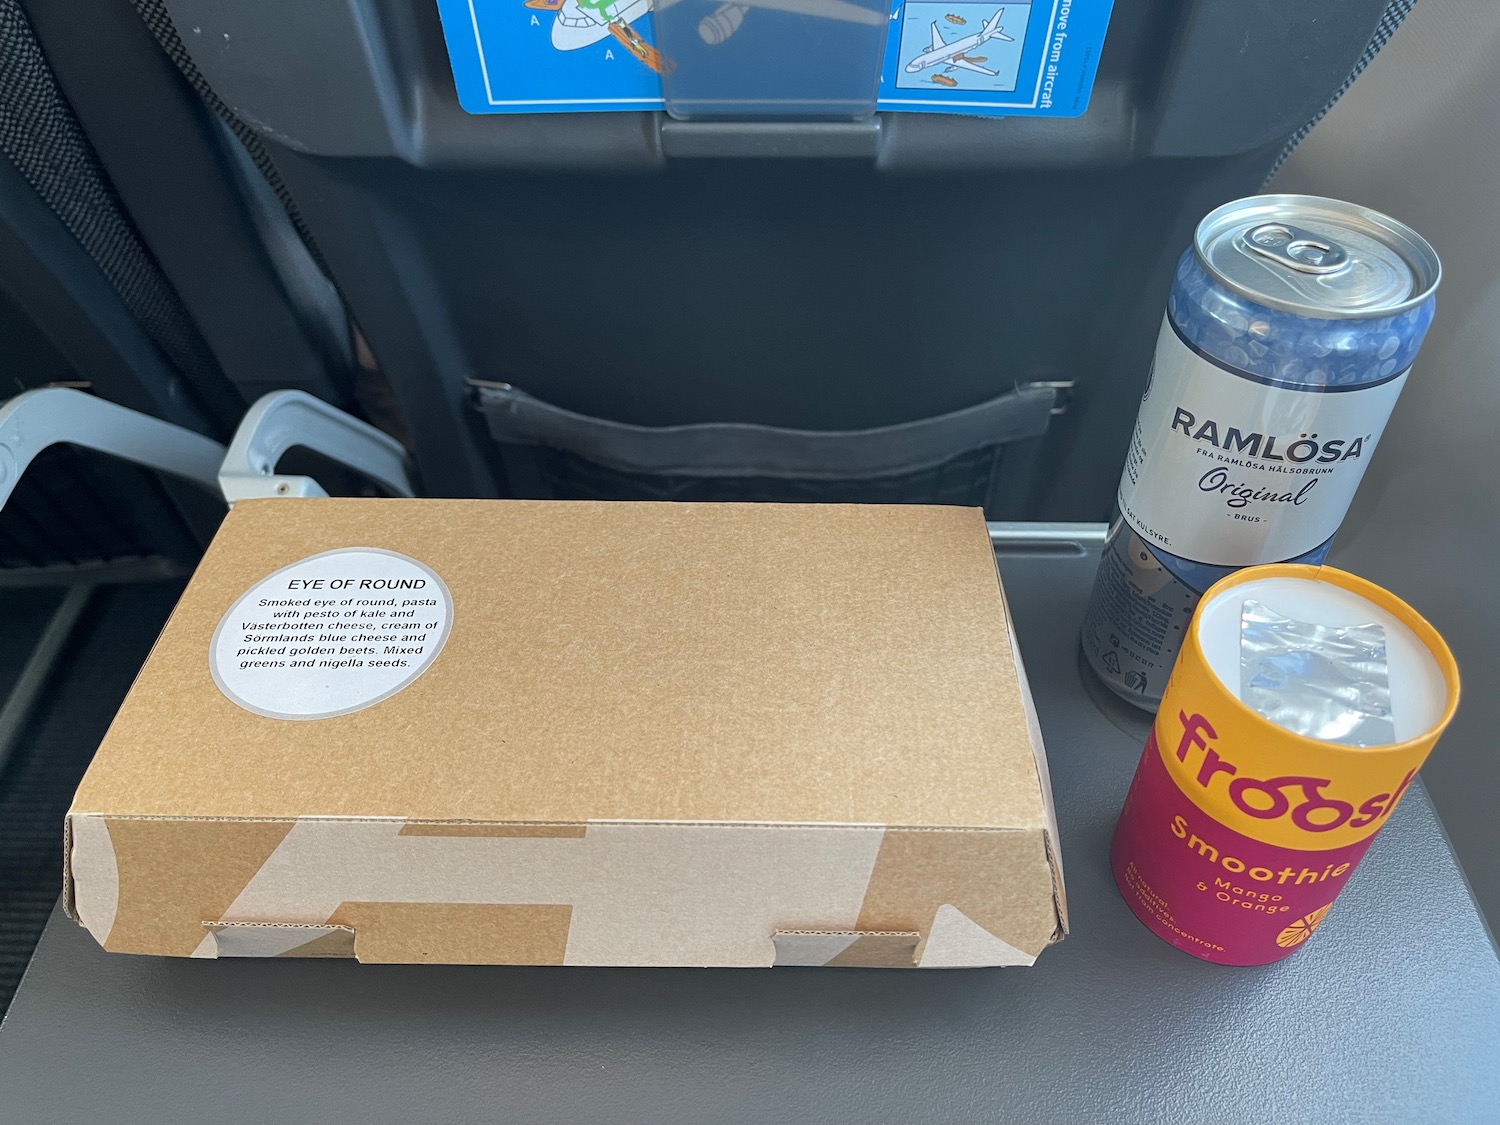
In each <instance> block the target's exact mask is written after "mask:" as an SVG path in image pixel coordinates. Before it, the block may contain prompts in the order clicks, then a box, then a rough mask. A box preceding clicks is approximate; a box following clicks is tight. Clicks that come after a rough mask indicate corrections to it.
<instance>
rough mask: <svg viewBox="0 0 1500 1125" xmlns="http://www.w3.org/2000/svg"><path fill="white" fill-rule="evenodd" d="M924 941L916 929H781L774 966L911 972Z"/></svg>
mask: <svg viewBox="0 0 1500 1125" xmlns="http://www.w3.org/2000/svg"><path fill="white" fill-rule="evenodd" d="M921 939H922V935H921V934H919V933H917V932H916V931H915V930H777V931H776V933H775V935H774V937H773V941H774V943H775V946H776V960H775V962H774V964H776V965H820V966H828V967H831V968H839V967H844V968H861V969H910V968H914V967H915V966H916V963H917V943H918V942H919V941H921Z"/></svg>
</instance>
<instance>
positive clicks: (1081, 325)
mask: <svg viewBox="0 0 1500 1125" xmlns="http://www.w3.org/2000/svg"><path fill="white" fill-rule="evenodd" d="M137 2H138V5H139V6H140V7H141V8H142V10H144V11H148V12H149V11H153V10H154V11H156V13H157V15H158V17H162V16H163V14H164V15H165V16H166V17H169V20H170V24H171V25H173V26H175V29H176V33H177V34H178V35H179V36H180V38H181V43H182V45H183V50H184V52H185V53H186V55H187V56H188V59H189V64H190V65H191V67H192V68H193V69H194V70H195V71H196V72H197V74H198V76H199V78H200V79H201V81H202V82H203V83H204V84H206V86H207V87H208V88H210V89H211V91H212V93H213V96H214V97H215V98H216V99H217V100H218V101H219V102H221V103H222V104H223V105H224V106H227V107H229V108H230V109H231V110H232V111H233V113H234V115H236V116H237V118H238V120H239V121H240V122H241V123H243V125H244V126H245V127H247V128H248V129H250V130H252V131H253V133H254V134H255V136H256V138H257V139H258V141H259V143H260V145H261V146H262V147H263V149H264V152H265V153H266V154H267V155H268V157H269V160H270V161H271V162H272V163H273V164H274V167H275V170H276V172H277V174H278V176H279V178H280V180H281V182H282V183H283V184H284V186H285V189H286V190H287V191H288V192H289V193H290V196H291V198H293V199H294V200H295V201H296V205H297V207H298V208H299V210H300V215H301V218H302V220H303V221H304V222H305V224H306V229H307V231H308V232H309V233H310V236H311V238H312V239H314V240H315V242H316V246H317V249H318V252H319V254H320V255H321V259H322V260H323V261H324V262H325V263H326V265H327V267H328V270H329V275H330V276H331V277H332V279H333V281H334V282H335V284H336V285H337V287H338V289H339V291H340V293H341V294H342V297H343V299H344V301H345V302H346V304H347V306H348V308H349V310H350V312H351V314H352V317H353V320H354V321H355V322H356V323H357V324H358V326H359V329H360V331H361V332H362V334H363V337H364V339H365V340H367V341H368V345H369V349H370V352H371V353H372V354H373V357H374V360H375V361H376V362H378V365H379V368H380V370H381V372H382V373H383V375H384V376H385V378H386V379H388V380H389V383H390V385H391V388H392V390H393V391H394V397H395V400H396V405H397V407H398V408H399V413H400V415H401V421H402V424H403V425H404V427H405V429H406V431H407V433H408V434H409V435H410V438H411V441H412V443H413V447H414V451H415V454H416V457H417V460H418V463H419V466H420V469H421V472H422V476H423V479H424V482H425V485H426V488H427V490H428V491H429V492H431V493H433V494H439V495H459V496H466V495H476V496H486V495H530V496H560V497H584V496H597V497H647V496H649V497H661V498H683V499H802V500H816V499H847V500H906V501H939V502H948V503H962V504H983V505H985V507H986V509H987V511H988V512H989V514H990V516H991V517H992V518H1003V519H1015V518H1025V519H1099V518H1102V517H1104V516H1105V515H1106V514H1107V512H1108V510H1109V506H1110V503H1111V501H1112V498H1113V492H1114V487H1115V484H1116V478H1117V474H1118V467H1119V464H1120V462H1121V458H1122V456H1123V452H1124V446H1125V443H1126V441H1127V439H1128V435H1129V427H1130V421H1131V418H1132V417H1133V416H1134V413H1135V403H1136V400H1137V399H1138V397H1139V394H1140V391H1141V388H1142V387H1143V385H1144V381H1145V376H1146V369H1147V366H1148V364H1149V358H1150V355H1151V350H1152V347H1153V344H1154V339H1155V335H1156V331H1157V328H1158V326H1159V324H1160V319H1161V310H1162V307H1163V305H1164V301H1165V295H1166V290H1167V287H1168V283H1169V280H1170V275H1171V269H1172V264H1173V262H1174V261H1175V259H1176V257H1177V255H1178V254H1179V253H1180V252H1181V250H1182V249H1183V247H1184V246H1186V245H1187V242H1188V240H1189V238H1190V235H1191V231H1192V228H1193V225H1194V224H1195V223H1196V221H1197V219H1198V218H1199V217H1201V215H1202V214H1204V213H1205V212H1206V211H1208V210H1209V209H1210V208H1212V207H1213V206H1215V205H1217V204H1218V203H1221V202H1223V201H1225V200H1227V199H1230V198H1234V197H1236V196H1239V195H1244V194H1249V193H1251V192H1254V191H1255V190H1257V189H1258V188H1259V186H1260V184H1261V182H1262V180H1263V179H1264V177H1265V175H1266V173H1267V172H1268V171H1269V170H1270V169H1271V167H1272V166H1273V164H1274V163H1275V161H1276V159H1277V157H1278V155H1279V154H1280V153H1281V151H1282V150H1283V148H1284V147H1285V145H1286V142H1287V140H1288V138H1289V137H1291V136H1292V135H1293V134H1294V133H1295V132H1296V131H1297V130H1298V129H1299V128H1300V127H1302V126H1303V125H1304V124H1305V123H1306V122H1308V121H1309V120H1310V119H1311V118H1312V117H1313V116H1314V115H1315V114H1316V113H1317V111H1318V110H1319V109H1320V107H1322V106H1324V105H1325V104H1326V103H1327V102H1328V101H1329V100H1330V98H1331V97H1332V96H1333V95H1335V93H1336V92H1337V91H1338V89H1339V87H1340V84H1341V83H1343V82H1345V80H1346V79H1347V78H1348V76H1349V75H1350V73H1351V71H1352V70H1354V68H1355V64H1356V62H1357V61H1358V60H1359V57H1360V54H1361V51H1363V50H1364V49H1365V48H1366V45H1367V44H1369V43H1370V41H1371V38H1372V33H1373V32H1374V30H1375V29H1376V27H1377V24H1378V23H1379V21H1380V20H1381V19H1382V17H1383V15H1384V14H1385V11H1386V3H1385V0H1274V2H1268V3H1263V4H1257V5H1239V4H1224V3H1218V2H1215V0H1140V2H1138V3H1131V4H1124V3H1118V4H1116V5H1115V9H1114V12H1113V15H1112V18H1111V22H1110V27H1109V32H1108V37H1107V39H1106V41H1105V45H1104V48H1103V52H1102V55H1101V57H1100V63H1099V72H1098V77H1097V80H1096V84H1095V87H1094V91H1093V95H1092V101H1091V103H1090V105H1089V108H1088V111H1087V112H1086V113H1085V114H1084V115H1083V116H1082V117H1079V118H1076V119H1063V118H1030V119H1022V118H1008V119H981V118H969V117H960V116H950V115H930V114H913V113H881V114H878V115H876V116H874V117H872V118H869V119H866V120H860V121H853V122H813V121H787V122H781V123H766V122H757V121H705V120H692V121H682V120H674V119H671V118H669V117H667V116H666V115H664V114H659V113H634V112H627V113H579V114H571V113H564V114H557V113H548V114H529V115H470V114H468V113H466V112H465V111H464V110H463V109H462V108H461V107H460V105H459V102H458V99H457V96H456V91H455V85H454V79H453V75H452V72H451V69H450V63H449V58H448V53H447V51H446V48H445V45H444V40H443V36H442V29H441V27H440V25H439V19H438V12H437V9H436V5H435V4H431V3H424V4H411V3H410V2H409V0H366V2H364V3H361V4H355V5H333V4H323V5H308V4H305V3H302V2H301V0H263V2H262V3H259V4H256V5H225V4H221V3H218V2H216V0H137ZM496 2H510V0H496ZM515 2H517V3H519V2H520V0H515ZM1073 2H1074V3H1078V4H1081V3H1083V2H1084V0H1073Z"/></svg>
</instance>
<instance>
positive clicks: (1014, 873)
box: [64, 499, 1067, 968]
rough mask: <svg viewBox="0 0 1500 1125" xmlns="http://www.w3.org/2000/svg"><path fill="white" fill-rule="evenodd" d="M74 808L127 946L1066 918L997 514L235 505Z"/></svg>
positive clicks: (432, 946) (932, 927) (1036, 922)
mask: <svg viewBox="0 0 1500 1125" xmlns="http://www.w3.org/2000/svg"><path fill="white" fill-rule="evenodd" d="M66 833H67V841H66V847H67V857H68V859H67V878H66V887H65V896H64V901H65V903H66V905H67V908H68V910H69V912H70V914H72V916H73V917H75V918H77V919H78V920H79V921H80V922H81V923H82V924H83V925H84V926H86V927H87V928H88V929H89V930H90V931H91V932H92V933H93V935H94V937H95V938H97V939H98V940H99V942H100V943H101V944H102V945H103V946H104V947H105V948H106V949H109V950H114V951H119V952H125V953H148V954H165V955H176V956H190V957H224V956H256V957H270V956H353V957H357V958H358V959H359V960H361V961H368V962H450V963H492V964H527V965H681V966H714V965H722V966H733V965H743V966H768V965H773V964H774V965H865V966H890V967H895V966H902V967H911V966H920V967H922V968H927V967H966V966H984V965H1028V964H1030V963H1031V962H1032V961H1033V960H1034V959H1035V958H1036V956H1037V954H1039V953H1040V952H1041V951H1042V950H1043V948H1045V947H1046V946H1047V945H1049V944H1050V943H1052V942H1054V941H1057V940H1059V939H1060V938H1061V937H1062V936H1063V934H1064V933H1065V931H1066V928H1067V922H1066V907H1065V905H1064V897H1063V882H1062V870H1061V866H1060V860H1059V855H1058V846H1057V829H1056V824H1055V819H1054V817H1053V813H1052V808H1051V798H1050V794H1049V790H1048V782H1047V769H1046V764H1045V759H1044V757H1043V751H1042V742H1041V737H1040V734H1039V731H1038V728H1037V724H1036V720H1035V717H1034V715H1033V713H1032V710H1031V702H1030V697H1029V695H1028V692H1027V689H1026V682H1025V675H1024V672H1023V671H1022V667H1021V660H1020V654H1019V653H1018V651H1017V649H1016V643H1015V636H1014V633H1013V631H1012V629H1011V627H1010V624H1009V620H1008V617H1007V613H1006V605H1005V597H1004V594H1003V592H1002V590H1001V586H1000V581H999V575H998V573H997V570H996V566H995V559H994V555H993V553H992V551H991V548H990V542H989V538H988V535H987V532H986V528H985V524H984V520H983V517H982V515H981V513H980V512H979V511H978V510H975V509H960V508H938V507H890V506H881V507H863V506H843V505H754V504H647V503H641V504H625V503H591V502H562V503H551V502H546V503H544V502H529V501H467V500H453V501H448V500H332V499H318V500H303V499H298V500H258V501H247V502H244V503H241V504H238V505H236V506H235V508H234V510H233V511H232V512H231V513H230V514H229V516H228V518H227V519H226V520H225V521H224V524H223V526H222V528H221V529H220V531H219V533H218V535H217V537H216V538H215V539H214V541H213V543H212V545H211V546H210V547H209V549H208V553H207V554H206V555H205V557H204V559H203V562H202V563H201V565H200V566H199V567H198V570H197V573H196V574H195V575H194V577H193V579H192V581H191V583H190V584H189V585H188V587H187V590H186V592H185V593H184V594H183V597H182V600H181V602H180V603H179V604H178V606H177V608H176V610H175V612H174V613H173V614H172V617H171V620H170V621H169V622H168V623H167V626H166V629H165V630H164V631H163V633H162V635H161V638H160V640H159V641H158V642H157V644H156V647H155V649H154V650H153V651H152V653H151V656H150V658H149V659H148V660H147V661H146V664H145V667H144V668H143V669H142V671H141V673H140V676H139V678H138V679H137V680H136V682H135V685H134V687H132V689H131V691H130V694H129V696H128V698H127V699H126V700H125V703H124V705H123V706H122V707H121V709H120V713H119V715H118V717H117V718H116V719H115V721H114V724H113V725H112V726H111V727H110V730H109V733H108V735H107V736H106V737H105V740H104V743H103V745H102V746H101V747H100V749H99V753H98V756H97V757H96V758H95V760H94V763H93V765H92V766H91V767H90V768H89V771H88V774H87V776H85V778H84V779H83V783H82V785H81V786H80V787H79V790H78V793H77V796H76V797H75V798H74V802H73V806H72V809H71V811H70V812H69V814H68V819H67V829H66Z"/></svg>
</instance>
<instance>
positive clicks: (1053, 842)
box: [991, 552, 1068, 943]
mask: <svg viewBox="0 0 1500 1125" xmlns="http://www.w3.org/2000/svg"><path fill="white" fill-rule="evenodd" d="M991 556H992V557H994V559H995V584H996V585H997V586H998V587H999V589H1000V604H1001V606H1002V607H1003V608H1004V610H1005V632H1006V635H1007V637H1008V638H1009V640H1010V654H1011V659H1012V660H1013V661H1014V662H1015V667H1016V684H1017V686H1018V687H1019V688H1020V690H1021V706H1022V707H1023V708H1025V711H1026V732H1027V736H1028V737H1029V739H1030V740H1031V756H1032V760H1033V761H1034V763H1035V765H1036V774H1037V784H1038V786H1039V787H1040V789H1041V793H1042V811H1043V813H1044V814H1045V816H1046V820H1047V828H1046V838H1045V839H1046V847H1047V865H1048V866H1049V867H1050V868H1051V869H1052V903H1053V908H1054V909H1055V910H1056V912H1057V933H1056V934H1055V935H1054V936H1053V938H1052V941H1053V943H1056V942H1059V941H1061V940H1062V939H1063V938H1065V937H1067V936H1068V892H1067V886H1066V885H1065V884H1064V882H1063V863H1062V843H1061V840H1060V837H1059V836H1058V831H1057V806H1056V804H1055V802H1054V801H1053V799H1052V776H1051V773H1050V771H1049V770H1048V768H1047V747H1046V744H1045V743H1044V742H1043V741H1042V724H1041V722H1040V720H1039V719H1038V718H1037V714H1036V701H1035V700H1033V699H1032V698H1031V682H1030V681H1029V680H1028V679H1027V678H1026V664H1025V662H1024V661H1023V660H1022V659H1021V643H1020V640H1019V639H1018V638H1017V637H1016V619H1015V618H1014V617H1013V616H1012V615H1011V612H1010V601H1009V600H1008V599H1007V598H1006V596H1005V580H1004V578H1002V577H1001V575H1000V559H999V558H998V557H996V556H994V553H993V552H991Z"/></svg>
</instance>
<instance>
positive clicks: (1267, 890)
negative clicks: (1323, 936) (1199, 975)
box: [1110, 729, 1373, 965]
mask: <svg viewBox="0 0 1500 1125" xmlns="http://www.w3.org/2000/svg"><path fill="white" fill-rule="evenodd" d="M1372 838H1373V837H1372ZM1369 846H1370V839H1365V840H1361V841H1360V842H1359V843H1356V844H1351V845H1349V846H1348V847H1343V848H1336V849H1333V850H1331V851H1299V850H1296V849H1292V848H1281V847H1277V846H1275V845H1273V844H1267V843H1265V842H1263V841H1260V840H1253V839H1251V838H1250V837H1248V836H1244V835H1241V834H1240V833H1238V832H1236V831H1234V830H1233V829H1232V828H1227V827H1225V826H1224V825H1222V824H1220V823H1219V822H1218V821H1216V820H1214V819H1212V818H1211V817H1210V816H1209V815H1208V814H1207V813H1205V812H1203V810H1201V809H1200V808H1198V806H1197V805H1195V804H1193V802H1192V801H1191V800H1189V798H1188V797H1187V795H1186V794H1185V793H1183V792H1182V790H1180V789H1179V788H1178V787H1177V783H1176V782H1175V781H1173V780H1172V777H1171V775H1170V774H1168V773H1167V769H1166V766H1165V765H1163V764H1162V760H1161V754H1160V752H1159V751H1158V750H1157V746H1156V732H1155V730H1154V729H1153V730H1152V732H1151V735H1150V736H1149V737H1148V738H1147V740H1146V749H1145V751H1144V752H1143V753H1142V754H1141V762H1140V765H1139V766H1137V767H1136V771H1135V780H1134V781H1133V782H1131V785H1130V793H1129V794H1128V795H1127V796H1126V798H1125V807H1124V809H1123V810H1122V811H1121V813H1120V822H1119V824H1118V825H1117V826H1116V828H1115V838H1114V844H1113V845H1112V847H1111V849H1110V866H1111V868H1112V869H1113V871H1114V875H1115V882H1116V883H1117V884H1118V885H1119V888H1120V893H1121V894H1122V895H1124V896H1125V902H1126V903H1127V904H1128V905H1129V907H1130V909H1131V910H1132V911H1133V912H1134V913H1135V916H1136V917H1137V918H1139V919H1140V920H1141V921H1142V922H1143V923H1145V925H1146V928H1147V929H1149V930H1150V931H1151V932H1152V933H1154V934H1156V935H1157V936H1158V937H1160V938H1161V939H1162V940H1164V941H1167V942H1170V943H1171V944H1172V945H1175V946H1176V947H1177V948H1178V949H1180V950H1182V951H1183V952H1184V953H1191V954H1192V955H1193V956H1194V957H1201V958H1203V959H1204V960H1205V961H1215V962H1217V963H1219V964H1221V965H1264V964H1266V963H1267V962H1270V961H1279V960H1280V959H1281V958H1283V957H1286V956H1287V955H1289V954H1291V953H1293V952H1295V951H1296V950H1297V949H1299V948H1301V946H1302V945H1303V944H1304V943H1305V942H1306V941H1307V939H1308V938H1309V937H1311V936H1312V934H1313V932H1314V931H1315V930H1316V929H1317V928H1318V926H1319V925H1321V924H1322V922H1323V919H1324V917H1326V916H1327V914H1328V908H1329V906H1330V905H1331V904H1332V903H1333V900H1334V898H1336V897H1337V895H1338V893H1339V891H1341V890H1343V888H1344V884H1345V883H1347V882H1348V881H1349V876H1350V875H1351V874H1353V872H1354V867H1355V865H1356V864H1357V863H1359V860H1360V857H1361V856H1363V855H1364V854H1365V851H1366V849H1367V848H1369Z"/></svg>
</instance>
